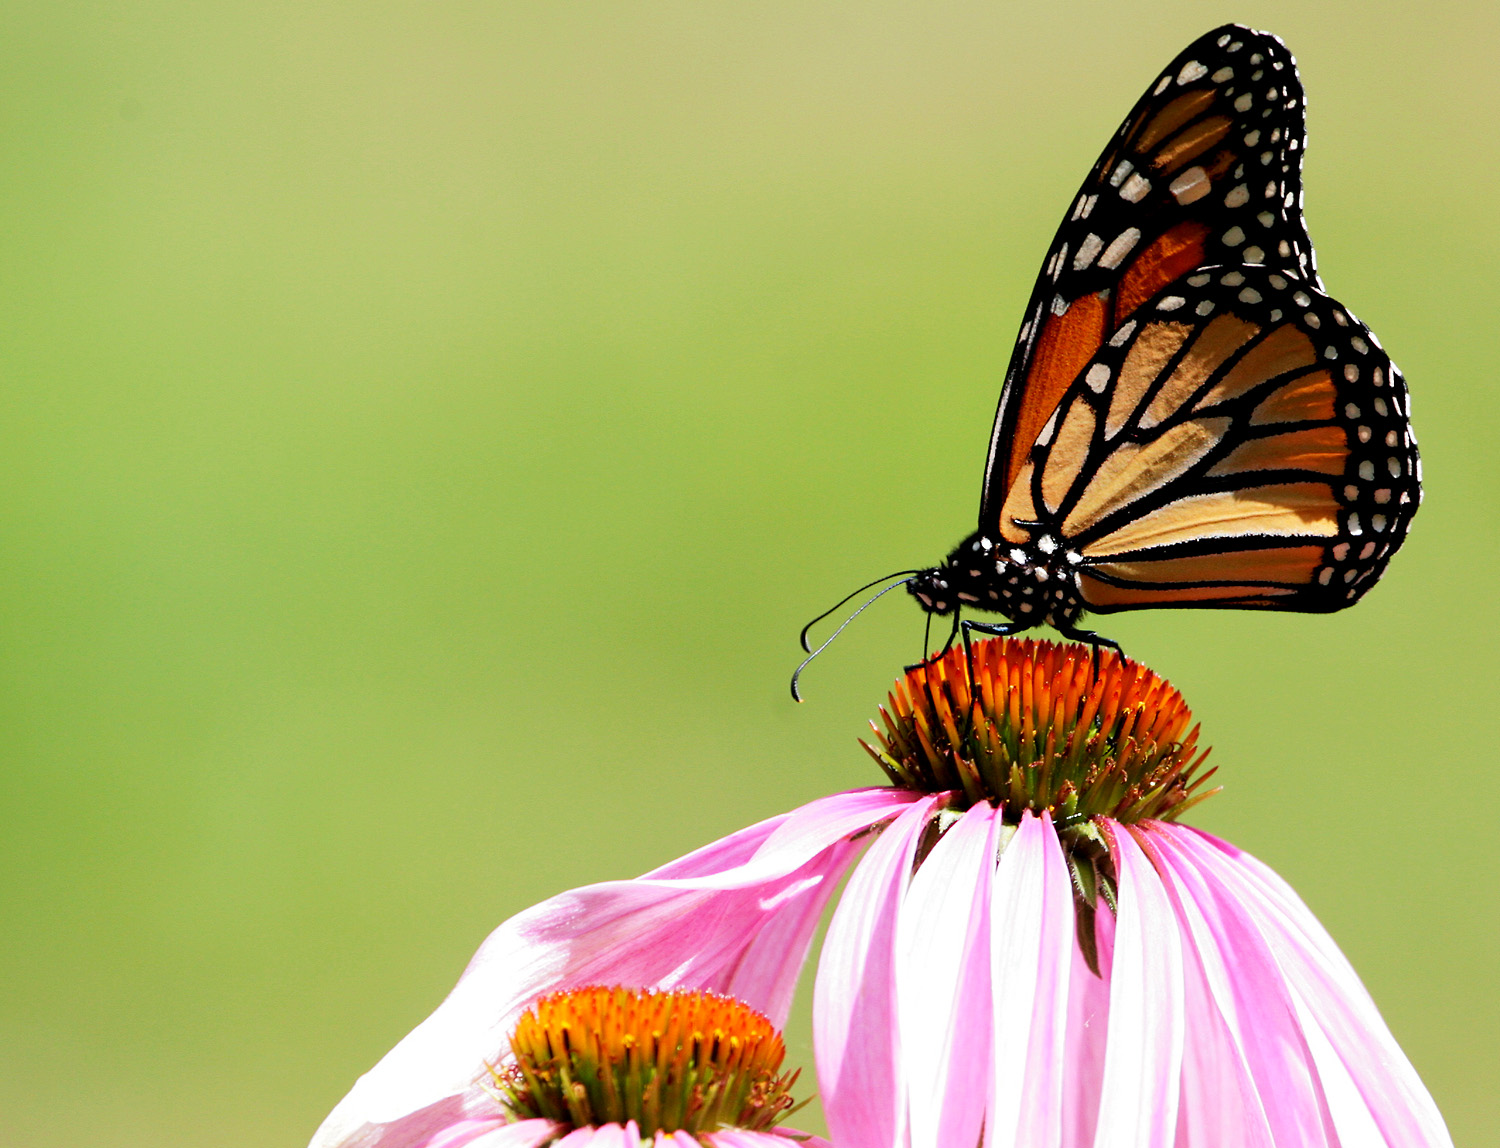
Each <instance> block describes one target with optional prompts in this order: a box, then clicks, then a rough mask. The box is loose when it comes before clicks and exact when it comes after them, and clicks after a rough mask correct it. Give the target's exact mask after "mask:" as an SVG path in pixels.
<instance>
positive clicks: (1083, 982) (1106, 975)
mask: <svg viewBox="0 0 1500 1148" xmlns="http://www.w3.org/2000/svg"><path fill="white" fill-rule="evenodd" d="M1094 948H1095V954H1096V958H1095V959H1096V964H1097V966H1098V970H1099V971H1098V972H1097V973H1095V972H1094V970H1093V969H1091V968H1090V967H1089V963H1088V961H1087V960H1086V959H1085V958H1084V955H1083V951H1082V950H1081V949H1080V948H1079V947H1078V946H1077V945H1074V946H1073V965H1072V968H1071V969H1069V971H1068V1032H1067V1037H1066V1045H1067V1051H1066V1052H1065V1053H1064V1056H1065V1059H1066V1062H1067V1063H1066V1068H1065V1069H1064V1072H1063V1110H1062V1117H1063V1135H1062V1142H1063V1145H1064V1146H1065V1148H1089V1146H1090V1145H1092V1144H1093V1142H1094V1130H1095V1128H1096V1127H1097V1126H1098V1122H1099V1088H1100V1084H1101V1083H1102V1082H1103V1080H1104V1058H1105V1051H1106V1049H1107V1047H1108V1043H1109V1012H1110V1007H1109V1002H1110V975H1111V973H1112V970H1113V968H1114V951H1115V915H1114V914H1113V913H1112V912H1110V911H1109V910H1108V909H1107V908H1103V907H1101V908H1100V909H1099V910H1098V911H1096V912H1095V914H1094Z"/></svg>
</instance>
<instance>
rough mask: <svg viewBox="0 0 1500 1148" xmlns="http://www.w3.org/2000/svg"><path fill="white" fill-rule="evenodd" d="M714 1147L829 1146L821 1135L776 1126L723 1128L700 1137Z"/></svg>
mask: <svg viewBox="0 0 1500 1148" xmlns="http://www.w3.org/2000/svg"><path fill="white" fill-rule="evenodd" d="M702 1139H703V1141H704V1143H706V1144H710V1145H713V1146H714V1148H830V1145H829V1143H828V1141H827V1140H824V1139H823V1138H822V1137H821V1136H808V1135H805V1134H804V1133H801V1132H797V1133H794V1132H792V1131H791V1129H787V1128H778V1129H776V1130H775V1131H773V1132H747V1131H745V1130H744V1129H742V1128H725V1129H722V1130H721V1131H718V1132H712V1133H709V1134H708V1135H706V1136H704V1137H702Z"/></svg>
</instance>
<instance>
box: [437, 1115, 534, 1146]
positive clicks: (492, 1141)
mask: <svg viewBox="0 0 1500 1148" xmlns="http://www.w3.org/2000/svg"><path fill="white" fill-rule="evenodd" d="M558 1131H559V1127H558V1125H557V1124H556V1123H554V1122H553V1121H551V1120H517V1121H514V1122H511V1123H506V1121H505V1120H504V1119H503V1118H501V1117H490V1118H487V1119H483V1120H462V1121H460V1122H459V1123H457V1124H454V1125H453V1126H452V1127H449V1128H445V1129H443V1130H442V1131H441V1132H439V1133H438V1134H437V1135H436V1136H434V1137H432V1138H431V1139H430V1140H428V1141H427V1142H426V1143H424V1144H423V1145H422V1148H536V1145H538V1144H545V1143H546V1142H547V1141H549V1140H551V1139H552V1138H553V1137H554V1136H556V1135H557V1133H558Z"/></svg>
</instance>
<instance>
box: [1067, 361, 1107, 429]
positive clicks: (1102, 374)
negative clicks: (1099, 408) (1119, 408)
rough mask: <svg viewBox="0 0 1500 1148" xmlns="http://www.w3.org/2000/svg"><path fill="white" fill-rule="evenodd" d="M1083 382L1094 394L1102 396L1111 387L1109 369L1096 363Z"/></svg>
mask: <svg viewBox="0 0 1500 1148" xmlns="http://www.w3.org/2000/svg"><path fill="white" fill-rule="evenodd" d="M1083 381H1084V382H1086V383H1087V384H1088V385H1089V390H1091V391H1093V392H1094V394H1096V395H1102V394H1103V393H1104V388H1105V387H1107V386H1109V368H1108V367H1106V366H1105V365H1104V364H1103V363H1095V364H1094V365H1093V366H1092V367H1090V368H1089V373H1088V374H1086V375H1084V376H1083ZM1054 417H1055V416H1054Z"/></svg>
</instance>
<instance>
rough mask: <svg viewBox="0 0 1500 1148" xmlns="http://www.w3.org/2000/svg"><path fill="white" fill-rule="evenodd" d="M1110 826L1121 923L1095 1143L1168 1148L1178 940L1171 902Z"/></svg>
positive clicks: (1178, 1009) (1130, 841) (1138, 854)
mask: <svg viewBox="0 0 1500 1148" xmlns="http://www.w3.org/2000/svg"><path fill="white" fill-rule="evenodd" d="M1131 829H1132V827H1130V826H1121V825H1113V826H1112V832H1111V833H1110V852H1111V855H1112V856H1113V858H1114V861H1115V864H1116V866H1117V868H1118V871H1119V875H1120V887H1119V921H1118V923H1117V924H1116V927H1115V952H1114V969H1113V972H1112V975H1111V982H1112V983H1111V992H1110V1001H1109V1045H1108V1048H1107V1050H1106V1052H1105V1057H1104V1080H1103V1082H1102V1084H1101V1086H1100V1096H1099V1123H1098V1129H1097V1131H1096V1132H1095V1134H1094V1148H1172V1145H1173V1144H1174V1143H1175V1141H1176V1138H1177V1104H1178V1099H1179V1085H1180V1082H1181V1079H1182V1076H1181V1073H1182V1047H1183V1029H1184V1026H1185V1023H1186V1017H1185V1015H1184V1007H1183V998H1184V991H1183V979H1182V938H1181V935H1180V934H1179V933H1178V931H1177V922H1176V919H1175V918H1174V916H1173V914H1172V903H1171V901H1170V899H1169V898H1168V896H1167V891H1166V889H1165V888H1164V887H1163V885H1162V881H1161V877H1160V876H1159V875H1158V874H1157V872H1156V869H1155V868H1154V867H1153V866H1152V864H1151V862H1150V860H1149V859H1148V858H1147V857H1146V855H1145V853H1143V852H1142V851H1141V847H1140V846H1139V845H1138V844H1137V843H1136V840H1135V837H1134V836H1133V834H1132V832H1131Z"/></svg>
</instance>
